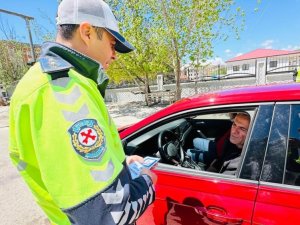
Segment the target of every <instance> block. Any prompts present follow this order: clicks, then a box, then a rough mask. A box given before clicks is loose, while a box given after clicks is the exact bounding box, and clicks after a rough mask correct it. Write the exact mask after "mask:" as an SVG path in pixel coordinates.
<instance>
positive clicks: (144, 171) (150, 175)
mask: <svg viewBox="0 0 300 225" xmlns="http://www.w3.org/2000/svg"><path fill="white" fill-rule="evenodd" d="M142 174H147V175H148V176H149V177H150V178H151V180H152V183H153V185H155V184H156V182H157V175H156V174H155V173H153V172H151V171H150V170H148V169H147V168H143V169H142V171H141V175H142Z"/></svg>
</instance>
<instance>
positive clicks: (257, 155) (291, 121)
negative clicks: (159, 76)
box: [120, 83, 300, 225]
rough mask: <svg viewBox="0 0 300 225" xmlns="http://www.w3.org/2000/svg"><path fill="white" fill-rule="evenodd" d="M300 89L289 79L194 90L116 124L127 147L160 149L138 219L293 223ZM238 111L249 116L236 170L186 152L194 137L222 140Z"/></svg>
mask: <svg viewBox="0 0 300 225" xmlns="http://www.w3.org/2000/svg"><path fill="white" fill-rule="evenodd" d="M299 90H300V84H297V83H293V84H281V85H266V86H254V87H243V88H239V89H233V90H224V91H219V92H213V93H207V94H202V95H196V96H193V97H189V98H185V99H182V100H180V101H177V102H175V103H174V104H172V105H171V106H169V107H167V108H165V109H163V110H161V111H159V112H156V113H155V114H153V115H151V116H149V117H147V118H145V119H144V120H142V121H140V122H138V123H136V124H134V125H132V126H130V127H128V128H124V129H122V130H120V137H121V139H122V141H123V145H124V149H125V151H126V154H127V155H133V154H137V155H140V156H143V157H145V156H155V157H160V162H159V163H158V165H157V166H156V167H155V168H154V172H155V173H156V174H157V175H158V182H157V185H156V191H157V194H156V200H155V202H154V204H153V205H151V206H150V207H149V208H148V209H147V211H146V212H145V214H144V215H143V216H142V217H141V218H140V219H139V220H138V222H137V224H139V225H141V224H145V225H149V224H150V225H151V224H157V225H158V224H186V225H192V224H273V225H274V224H298V223H299V214H300V201H299V199H300V150H299V149H300V91H299ZM241 111H243V112H244V111H247V112H248V113H249V114H250V115H251V123H250V127H249V130H248V134H247V138H246V142H245V145H244V147H243V150H242V157H241V158H242V159H241V161H240V163H239V167H238V170H237V172H236V175H235V176H233V175H225V174H220V173H213V172H207V171H205V168H206V167H205V165H204V166H203V165H198V164H197V163H195V162H192V160H190V159H189V158H188V157H187V154H186V151H187V149H189V148H192V140H193V138H194V137H197V136H202V137H205V138H207V139H209V140H213V141H218V140H220V137H222V136H223V135H224V134H225V133H226V132H228V130H229V129H230V127H231V124H232V122H231V117H230V114H232V113H237V112H241Z"/></svg>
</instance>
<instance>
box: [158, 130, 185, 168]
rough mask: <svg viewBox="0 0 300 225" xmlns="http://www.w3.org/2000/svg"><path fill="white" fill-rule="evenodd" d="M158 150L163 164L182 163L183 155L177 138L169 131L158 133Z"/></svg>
mask: <svg viewBox="0 0 300 225" xmlns="http://www.w3.org/2000/svg"><path fill="white" fill-rule="evenodd" d="M158 150H159V153H160V156H161V158H162V160H163V161H164V162H167V163H171V164H175V165H179V164H181V162H182V161H183V157H184V153H183V150H182V147H181V145H180V141H179V138H178V137H177V136H176V135H175V134H174V133H173V132H172V131H170V130H164V131H162V132H160V134H159V136H158Z"/></svg>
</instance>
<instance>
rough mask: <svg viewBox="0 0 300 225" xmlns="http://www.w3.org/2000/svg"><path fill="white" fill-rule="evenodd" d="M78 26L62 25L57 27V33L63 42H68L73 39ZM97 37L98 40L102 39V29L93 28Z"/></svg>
mask: <svg viewBox="0 0 300 225" xmlns="http://www.w3.org/2000/svg"><path fill="white" fill-rule="evenodd" d="M78 27H79V25H78V24H63V25H59V26H58V32H59V34H60V35H61V37H62V38H64V39H65V40H70V39H72V38H73V35H74V33H75V31H76V30H77V29H78ZM94 29H95V31H96V34H97V37H98V39H99V40H101V39H102V36H103V31H104V30H103V28H101V27H94Z"/></svg>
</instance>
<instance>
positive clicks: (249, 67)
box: [226, 49, 300, 84]
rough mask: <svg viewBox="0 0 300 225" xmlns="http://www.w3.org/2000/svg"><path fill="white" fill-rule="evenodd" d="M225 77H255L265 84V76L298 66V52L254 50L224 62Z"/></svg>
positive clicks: (299, 52)
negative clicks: (225, 66) (225, 68)
mask: <svg viewBox="0 0 300 225" xmlns="http://www.w3.org/2000/svg"><path fill="white" fill-rule="evenodd" d="M226 64H227V77H243V76H251V75H253V76H256V77H257V79H258V83H259V84H263V83H265V80H266V75H267V74H275V73H278V74H279V73H286V72H290V71H292V70H295V69H297V68H298V67H299V66H300V51H287V50H273V49H256V50H254V51H251V52H248V53H246V54H243V55H240V56H237V57H235V58H232V59H230V60H228V61H226Z"/></svg>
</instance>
